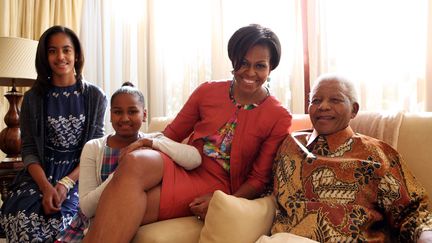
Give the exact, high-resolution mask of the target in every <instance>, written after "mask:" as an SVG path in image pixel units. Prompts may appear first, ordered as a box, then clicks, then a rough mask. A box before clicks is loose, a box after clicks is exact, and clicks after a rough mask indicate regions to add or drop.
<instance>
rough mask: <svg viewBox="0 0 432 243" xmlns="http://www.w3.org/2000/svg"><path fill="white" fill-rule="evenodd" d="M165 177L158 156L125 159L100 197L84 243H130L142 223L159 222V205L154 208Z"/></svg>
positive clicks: (149, 153) (136, 154) (139, 152)
mask: <svg viewBox="0 0 432 243" xmlns="http://www.w3.org/2000/svg"><path fill="white" fill-rule="evenodd" d="M162 177H163V159H162V157H161V155H160V153H159V152H157V151H154V150H150V149H141V150H136V151H134V152H132V153H130V154H128V155H126V156H125V157H124V159H122V160H121V161H120V162H119V167H118V168H117V170H116V173H115V175H114V177H113V179H112V180H111V182H110V183H109V184H108V185H107V187H106V188H105V190H104V192H103V193H102V195H101V198H100V200H99V204H98V207H97V210H96V215H95V219H94V222H93V224H92V225H91V227H90V230H89V231H88V233H87V235H86V237H85V238H84V241H83V242H91V243H96V242H104V243H105V242H129V241H130V240H131V239H132V238H133V236H134V234H135V232H136V231H137V229H138V227H139V226H140V225H141V222H153V221H156V220H157V217H158V210H159V205H154V204H159V198H155V197H159V195H160V193H158V192H157V191H158V190H160V189H159V184H160V182H161V180H162ZM153 188H155V190H153ZM156 188H157V189H156ZM147 192H151V193H150V194H148V193H147ZM149 197H150V198H149ZM148 203H149V205H147V204H148ZM155 210H156V211H157V212H155Z"/></svg>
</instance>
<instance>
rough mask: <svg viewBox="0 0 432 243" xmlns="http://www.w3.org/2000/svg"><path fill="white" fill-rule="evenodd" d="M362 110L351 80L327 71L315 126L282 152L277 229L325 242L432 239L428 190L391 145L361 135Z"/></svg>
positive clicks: (312, 108)
mask: <svg viewBox="0 0 432 243" xmlns="http://www.w3.org/2000/svg"><path fill="white" fill-rule="evenodd" d="M358 110H359V104H358V102H357V98H356V93H355V90H354V87H353V84H352V83H351V82H349V81H348V80H346V79H344V78H342V77H341V76H337V75H324V76H321V77H320V78H318V80H317V81H316V82H315V85H314V87H313V89H312V92H311V94H310V104H309V114H310V119H311V121H312V124H313V128H314V129H313V131H311V132H298V133H295V134H293V135H292V136H288V137H287V138H286V140H285V141H284V143H283V144H282V145H281V147H280V150H279V153H278V156H277V157H276V163H275V167H274V172H275V185H274V194H275V196H276V200H277V204H278V212H277V215H276V220H275V222H274V225H273V228H272V233H273V234H275V233H278V232H289V233H294V234H296V235H300V236H304V237H307V238H310V239H314V240H317V241H320V242H395V241H397V240H399V241H401V242H432V240H431V239H432V237H431V235H432V234H431V233H432V231H431V230H432V214H431V213H430V212H428V211H427V196H426V194H425V190H424V188H423V187H422V186H421V185H420V184H419V183H418V182H417V181H416V180H415V178H414V177H413V176H412V174H411V173H410V172H409V171H408V169H407V167H406V165H405V164H404V162H403V161H402V159H401V157H400V155H399V154H398V153H397V152H396V151H395V150H394V149H393V148H392V147H391V146H389V145H387V144H386V143H384V142H382V141H379V140H377V139H374V138H372V137H368V136H365V135H361V134H357V133H354V132H353V130H352V129H351V127H350V126H349V122H350V120H351V119H353V118H354V117H355V116H356V114H357V112H358Z"/></svg>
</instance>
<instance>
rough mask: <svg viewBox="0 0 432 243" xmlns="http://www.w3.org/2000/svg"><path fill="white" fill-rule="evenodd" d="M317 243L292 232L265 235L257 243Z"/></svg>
mask: <svg viewBox="0 0 432 243" xmlns="http://www.w3.org/2000/svg"><path fill="white" fill-rule="evenodd" d="M286 242H288V243H315V242H318V241H314V240H311V239H308V238H305V237H302V236H298V235H294V234H291V233H277V234H274V235H272V236H267V235H263V236H261V237H260V238H259V239H258V240H257V241H256V242H255V243H286Z"/></svg>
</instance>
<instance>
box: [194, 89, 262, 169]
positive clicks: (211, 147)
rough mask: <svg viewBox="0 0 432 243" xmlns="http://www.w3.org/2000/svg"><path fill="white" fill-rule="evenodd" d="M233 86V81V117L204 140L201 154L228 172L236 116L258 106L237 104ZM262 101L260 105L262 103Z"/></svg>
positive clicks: (231, 96) (231, 90)
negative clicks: (242, 111) (234, 110)
mask: <svg viewBox="0 0 432 243" xmlns="http://www.w3.org/2000/svg"><path fill="white" fill-rule="evenodd" d="M233 85H234V81H232V82H231V86H230V91H229V95H230V99H231V101H232V102H233V104H234V105H235V106H236V107H237V110H236V112H235V113H234V115H233V116H232V117H231V119H229V121H228V122H227V123H226V124H225V125H224V126H222V127H221V128H220V129H219V130H218V131H217V132H216V133H215V134H214V135H211V136H208V137H206V138H204V148H203V152H204V154H205V155H207V156H208V157H210V158H213V159H214V160H215V161H216V162H217V163H218V164H219V165H220V166H222V168H224V170H226V171H227V172H229V171H230V153H231V143H232V140H233V138H234V131H235V128H236V126H237V115H238V112H239V110H240V109H244V110H252V109H254V108H256V107H258V106H259V104H246V105H242V104H239V103H238V102H237V101H236V100H235V99H234V95H233ZM266 90H267V96H266V98H267V97H268V96H269V95H270V93H269V90H268V89H267V88H266ZM264 100H265V99H263V100H262V101H261V102H260V103H262V102H263V101H264Z"/></svg>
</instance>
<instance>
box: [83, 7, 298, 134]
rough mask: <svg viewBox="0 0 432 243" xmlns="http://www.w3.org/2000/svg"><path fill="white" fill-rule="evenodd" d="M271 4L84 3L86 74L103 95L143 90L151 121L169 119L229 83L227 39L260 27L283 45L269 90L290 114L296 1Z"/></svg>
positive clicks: (295, 70)
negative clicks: (214, 83) (127, 86)
mask: <svg viewBox="0 0 432 243" xmlns="http://www.w3.org/2000/svg"><path fill="white" fill-rule="evenodd" d="M271 2H272V4H262V1H257V0H237V1H229V0H209V1H202V0H185V1H173V0H147V1H137V0H135V1H134V0H122V1H118V0H105V1H97V0H87V1H85V2H84V6H83V19H82V26H81V36H80V37H81V40H82V42H83V46H84V49H85V52H86V53H85V54H86V59H87V62H86V65H85V70H84V75H85V77H86V78H87V79H88V80H90V81H93V82H95V83H97V84H99V86H100V87H103V89H104V90H105V92H106V93H107V95H108V96H109V95H110V94H112V92H113V91H114V90H115V89H117V88H118V87H120V85H121V83H122V82H123V81H125V80H129V81H131V82H133V83H135V84H136V85H137V86H138V87H139V88H140V89H141V90H142V91H144V92H145V96H146V100H147V107H148V112H149V116H150V117H155V116H174V115H175V114H176V113H177V112H178V110H179V109H180V108H181V106H182V105H183V104H184V102H185V101H186V100H187V98H188V97H189V95H190V93H191V92H192V91H193V90H194V89H195V88H196V87H197V86H198V85H199V84H200V83H202V82H205V81H208V80H218V79H231V78H232V75H231V70H232V67H231V63H230V61H229V59H228V56H227V51H226V47H227V42H228V39H229V37H230V36H231V35H232V34H233V32H234V31H235V30H237V29H238V28H240V27H242V26H244V25H248V24H251V23H260V24H262V25H264V26H267V27H270V28H271V29H273V30H274V31H275V32H276V33H277V34H278V36H279V37H280V39H281V42H282V52H283V54H282V60H281V64H280V66H279V67H278V68H277V69H276V70H275V71H274V72H272V74H271V82H270V84H269V86H270V89H271V90H272V92H273V94H275V95H277V96H278V98H279V99H280V100H282V101H283V102H284V104H285V105H287V107H288V108H290V109H295V108H296V105H294V106H293V105H291V104H292V100H293V99H295V100H297V99H299V100H302V99H303V91H302V87H303V81H302V80H303V77H302V75H303V74H302V72H299V71H298V68H299V67H301V66H302V65H303V58H302V51H299V50H301V49H302V44H301V43H302V40H301V35H300V34H298V33H297V32H299V31H301V22H300V21H298V19H299V17H298V16H300V14H301V9H300V5H299V3H300V1H284V0H273V1H271ZM245 6H247V9H248V10H247V11H246V10H245V9H246V8H245ZM275 16H277V18H275ZM296 82H297V83H296ZM295 83H296V84H295ZM293 91H294V92H293ZM298 107H299V108H298V109H301V110H299V111H298V112H302V105H298ZM107 121H108V120H107ZM107 124H109V122H108V123H107ZM108 127H109V126H108ZM109 129H110V128H109ZM109 129H108V130H109Z"/></svg>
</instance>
